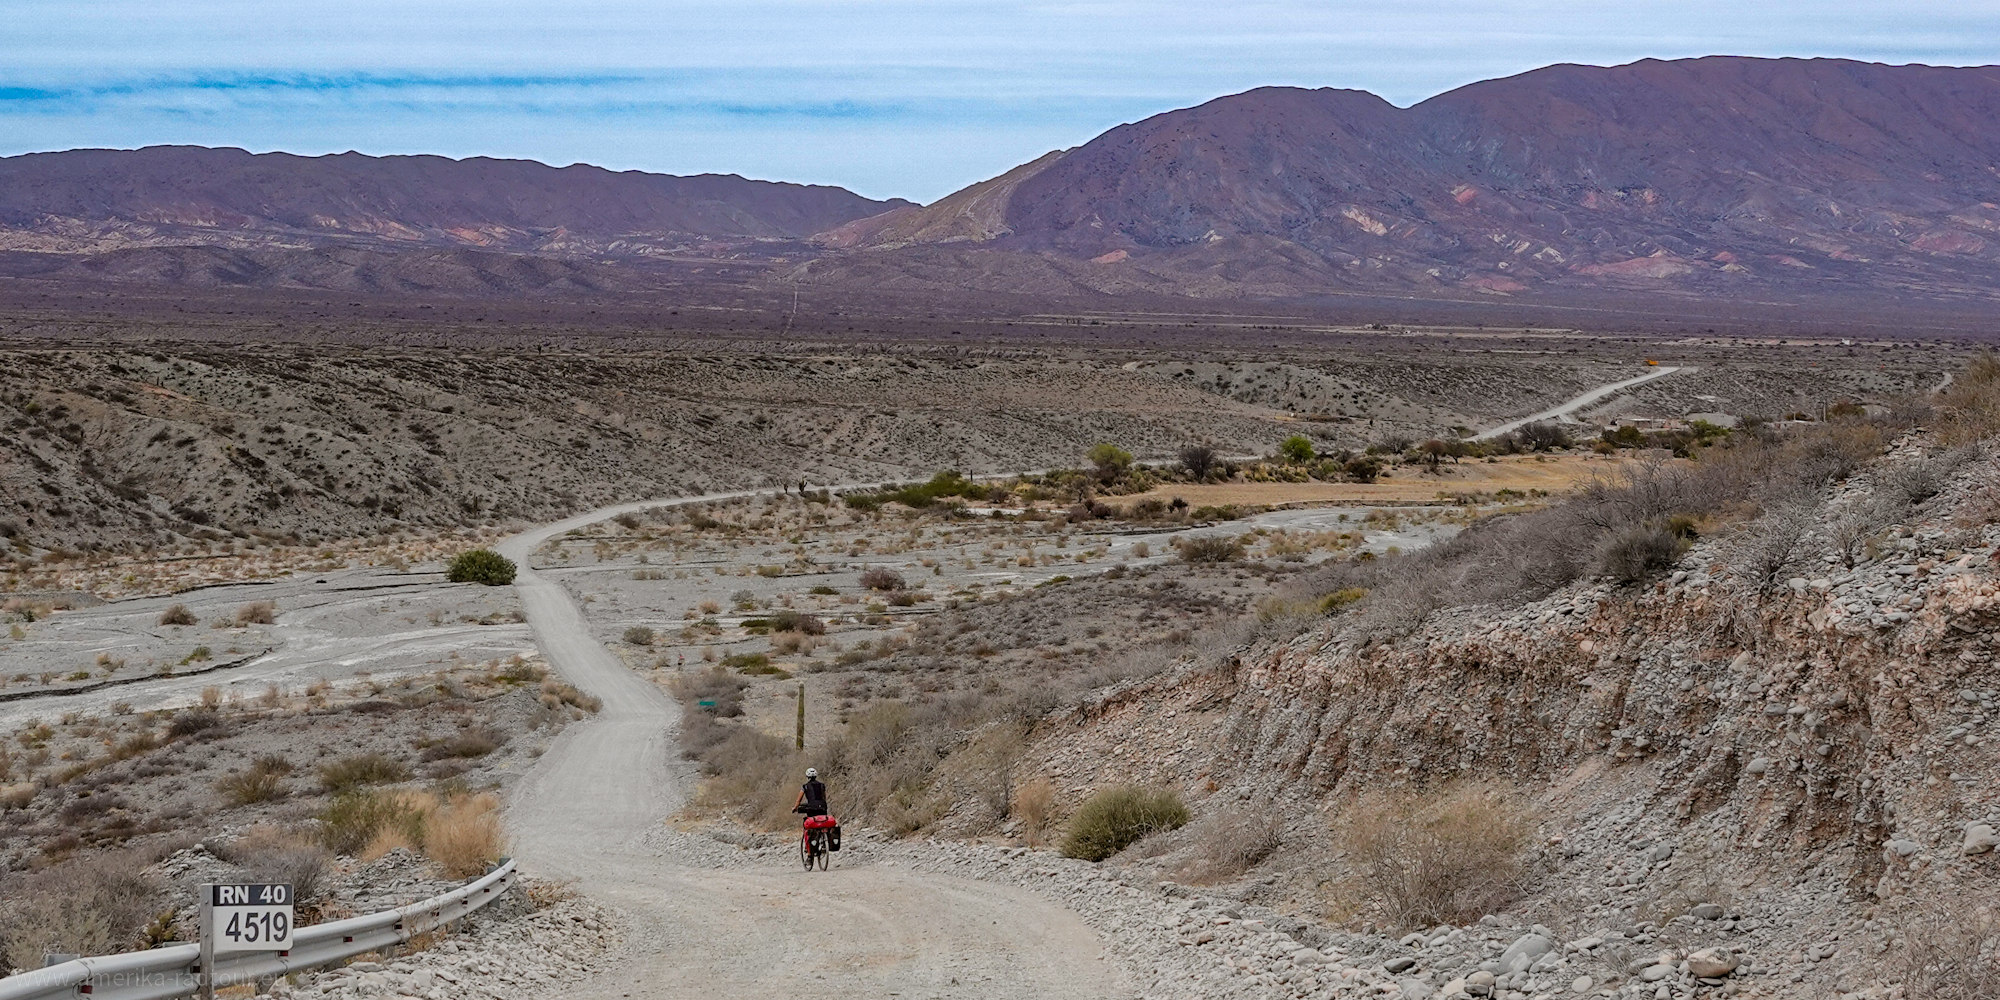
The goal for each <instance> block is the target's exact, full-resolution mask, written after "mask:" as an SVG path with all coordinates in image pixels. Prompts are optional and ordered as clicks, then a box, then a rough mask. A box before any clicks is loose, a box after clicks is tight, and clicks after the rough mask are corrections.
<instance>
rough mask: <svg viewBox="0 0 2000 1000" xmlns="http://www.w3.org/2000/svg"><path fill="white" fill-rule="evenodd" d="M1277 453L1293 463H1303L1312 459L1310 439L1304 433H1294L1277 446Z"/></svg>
mask: <svg viewBox="0 0 2000 1000" xmlns="http://www.w3.org/2000/svg"><path fill="white" fill-rule="evenodd" d="M1278 454H1279V455H1282V456H1284V459H1285V461H1287V462H1290V463H1292V464H1293V465H1303V464H1305V463H1307V462H1310V461H1312V460H1313V454H1314V452H1313V443H1312V439H1311V438H1308V437H1306V436H1305V435H1304V434H1294V435H1292V436H1291V437H1288V438H1286V439H1285V442H1284V443H1283V444H1281V445H1279V446H1278Z"/></svg>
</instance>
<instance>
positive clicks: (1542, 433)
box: [1514, 420, 1574, 451]
mask: <svg viewBox="0 0 2000 1000" xmlns="http://www.w3.org/2000/svg"><path fill="white" fill-rule="evenodd" d="M1514 434H1515V436H1516V437H1518V438H1520V441H1521V446H1522V447H1524V448H1527V449H1528V450H1529V451H1552V450H1554V449H1556V448H1567V447H1569V446H1570V445H1571V444H1573V443H1574V442H1572V441H1571V440H1570V436H1569V432H1568V431H1566V430H1563V429H1562V425H1560V424H1557V423H1554V422H1552V421H1548V420H1543V421H1539V422H1537V423H1532V424H1529V425H1527V426H1526V427H1523V428H1521V429H1520V430H1518V431H1515V432H1514Z"/></svg>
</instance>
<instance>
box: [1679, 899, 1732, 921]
mask: <svg viewBox="0 0 2000 1000" xmlns="http://www.w3.org/2000/svg"><path fill="white" fill-rule="evenodd" d="M1688 912H1689V913H1692V914H1694V915H1695V916H1696V917H1698V918H1700V919H1702V920H1721V919H1722V917H1723V915H1724V913H1725V912H1726V911H1725V910H1723V908H1722V905H1721V904H1720V903H1702V904H1700V905H1698V906H1696V907H1695V908H1694V909H1692V910H1689V911H1688Z"/></svg>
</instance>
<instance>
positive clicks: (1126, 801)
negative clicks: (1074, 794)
mask: <svg viewBox="0 0 2000 1000" xmlns="http://www.w3.org/2000/svg"><path fill="white" fill-rule="evenodd" d="M1187 821H1188V809H1187V805H1186V804H1185V803H1183V802H1181V797H1180V796H1179V795H1178V794H1176V793H1174V792H1172V791H1169V790H1167V789H1145V788H1133V787H1130V786H1125V787H1120V788H1107V789H1105V790H1104V791H1101V792H1098V793H1097V794H1096V795H1093V796H1091V797H1090V798H1089V799H1088V800H1086V801H1085V802H1084V803H1083V807H1082V808H1080V809H1078V810H1077V811H1076V815H1075V816H1073V817H1071V818H1070V821H1069V836H1068V838H1066V839H1065V840H1064V841H1063V846H1062V852H1063V855H1064V856H1065V857H1071V858H1082V859H1084V860H1085V861H1102V860H1104V859H1105V858H1108V857H1110V856H1112V855H1113V854H1117V853H1118V852H1119V851H1122V850H1124V849H1125V848H1127V847H1130V846H1132V845H1133V844H1136V843H1138V842H1139V841H1140V840H1142V839H1144V838H1146V837H1149V836H1151V835H1153V834H1155V833H1160V832H1162V831H1165V830H1174V829H1179V828H1180V827H1181V826H1183V825H1185V824H1186V823H1187Z"/></svg>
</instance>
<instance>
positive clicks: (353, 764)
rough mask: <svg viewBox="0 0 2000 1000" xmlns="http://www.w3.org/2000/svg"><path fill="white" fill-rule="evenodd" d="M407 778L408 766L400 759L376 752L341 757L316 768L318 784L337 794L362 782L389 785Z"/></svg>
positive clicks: (362, 783)
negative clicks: (317, 769) (317, 770)
mask: <svg viewBox="0 0 2000 1000" xmlns="http://www.w3.org/2000/svg"><path fill="white" fill-rule="evenodd" d="M408 780H410V769H409V768H408V767H407V766H405V765H404V764H403V763H402V762H401V761H398V760H396V759H395V758H392V757H389V756H387V755H385V754H379V753H363V754H355V755H354V756H351V757H342V758H340V759H339V760H337V761H334V762H333V763H331V764H328V765H326V766H324V767H321V768H320V769H319V783H320V787H321V788H324V789H326V790H327V791H329V792H333V793H335V794H339V793H342V792H349V791H353V790H354V789H357V788H360V787H362V786H364V785H392V784H395V783H396V782H398V781H408Z"/></svg>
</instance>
